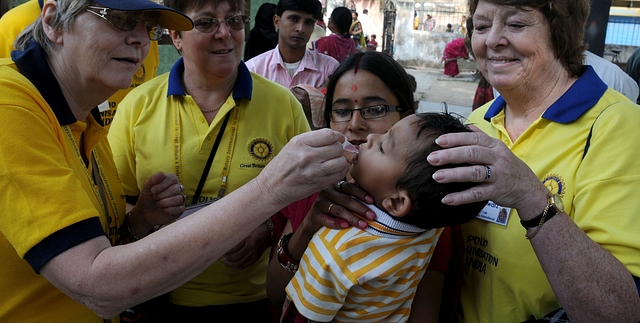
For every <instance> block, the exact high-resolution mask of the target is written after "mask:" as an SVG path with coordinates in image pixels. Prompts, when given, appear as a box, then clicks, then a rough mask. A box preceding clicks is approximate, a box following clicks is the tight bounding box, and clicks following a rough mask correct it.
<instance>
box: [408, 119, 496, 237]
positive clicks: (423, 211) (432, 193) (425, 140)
mask: <svg viewBox="0 0 640 323" xmlns="http://www.w3.org/2000/svg"><path fill="white" fill-rule="evenodd" d="M416 116H418V117H419V118H420V120H418V121H417V123H418V127H419V130H418V133H417V135H416V140H415V142H413V143H412V144H414V145H419V146H420V147H419V149H416V150H414V151H413V152H412V153H411V154H410V155H409V156H407V165H406V169H405V171H404V172H403V173H402V174H400V176H399V178H398V181H397V183H396V187H397V188H398V189H402V190H406V191H407V192H408V193H409V197H410V198H411V211H409V214H407V215H406V216H404V217H396V219H397V220H398V221H401V222H404V223H409V224H413V225H416V226H418V227H420V228H423V229H431V228H440V227H446V226H451V225H456V224H461V223H464V222H467V221H469V220H471V219H473V218H474V217H475V216H476V215H478V213H479V212H480V210H482V208H483V207H484V206H485V205H486V204H487V201H483V202H475V203H470V204H463V205H457V206H450V205H446V204H443V203H442V202H441V201H442V198H443V197H444V196H445V195H447V194H449V193H454V192H460V191H464V190H466V189H469V188H471V187H473V186H476V185H478V184H480V183H475V182H465V183H447V184H440V183H437V182H436V181H435V180H433V178H432V175H433V173H435V172H436V171H437V170H439V169H444V168H455V167H460V166H467V165H466V164H464V165H460V164H458V165H443V166H433V165H431V164H429V162H428V161H427V156H429V154H430V153H432V152H434V151H436V150H440V149H442V148H441V147H440V146H438V145H437V144H436V143H435V140H436V138H438V137H439V136H440V135H443V134H446V133H454V132H471V130H470V129H469V128H467V127H466V126H465V125H464V124H463V123H462V122H461V121H460V119H459V118H458V117H456V116H454V115H451V114H449V113H441V112H429V113H416ZM407 144H409V143H407Z"/></svg>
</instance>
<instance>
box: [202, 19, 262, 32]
mask: <svg viewBox="0 0 640 323" xmlns="http://www.w3.org/2000/svg"><path fill="white" fill-rule="evenodd" d="M249 21H251V17H249V16H245V15H235V16H231V17H229V18H227V19H225V20H224V22H225V23H226V24H227V27H229V28H230V29H233V30H242V29H244V28H245V26H246V25H247V24H248V23H249ZM220 23H222V22H221V21H220V20H218V19H216V18H200V19H196V20H194V21H193V25H194V26H195V28H196V29H197V30H198V31H200V32H201V33H213V32H216V30H218V27H220Z"/></svg>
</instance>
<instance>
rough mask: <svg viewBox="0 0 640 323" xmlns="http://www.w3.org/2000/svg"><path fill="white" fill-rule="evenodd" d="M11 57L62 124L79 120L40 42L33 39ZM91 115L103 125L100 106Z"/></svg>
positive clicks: (12, 52) (13, 52) (12, 53)
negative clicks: (72, 110)
mask: <svg viewBox="0 0 640 323" xmlns="http://www.w3.org/2000/svg"><path fill="white" fill-rule="evenodd" d="M11 59H13V61H14V62H15V63H16V66H17V67H18V70H19V71H20V73H22V75H24V76H25V77H26V78H27V79H28V80H29V81H31V83H33V85H34V86H35V87H36V88H37V89H38V91H39V92H40V94H41V95H42V98H44V100H45V101H47V103H48V104H49V106H50V107H51V110H52V111H53V113H54V114H55V115H56V118H58V123H59V124H60V125H61V126H64V125H69V124H73V123H75V122H76V121H77V119H76V117H75V116H74V115H73V112H71V108H70V107H69V103H67V100H66V99H65V97H64V95H63V94H62V90H61V89H60V85H59V84H58V80H57V79H56V77H55V76H54V75H53V72H52V71H51V67H49V64H48V63H47V55H46V53H45V52H44V49H43V48H42V47H41V46H40V44H38V43H37V42H35V41H33V40H32V41H31V42H30V43H29V47H27V49H26V50H24V51H21V50H14V51H11ZM91 115H92V116H93V118H94V119H95V120H96V122H98V124H100V125H103V124H102V117H101V116H100V111H99V110H98V107H95V108H93V109H92V110H91Z"/></svg>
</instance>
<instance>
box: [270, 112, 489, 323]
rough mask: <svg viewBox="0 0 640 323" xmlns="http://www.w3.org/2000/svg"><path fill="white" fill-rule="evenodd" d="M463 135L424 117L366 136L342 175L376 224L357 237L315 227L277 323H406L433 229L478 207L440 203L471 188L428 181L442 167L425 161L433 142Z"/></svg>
mask: <svg viewBox="0 0 640 323" xmlns="http://www.w3.org/2000/svg"><path fill="white" fill-rule="evenodd" d="M386 108H387V107H383V106H381V109H386ZM332 113H334V114H335V115H332V118H333V117H336V118H340V117H341V115H342V113H346V114H350V113H351V111H341V110H333V112H332ZM467 131H470V130H469V129H468V128H466V127H465V126H464V125H463V124H462V122H460V120H458V119H457V118H455V117H453V116H451V115H449V114H445V113H425V114H415V115H410V116H407V117H405V118H404V119H402V120H400V121H398V122H397V123H396V124H395V125H394V126H393V127H391V129H389V131H388V132H387V133H385V134H383V135H379V134H370V135H369V137H368V140H367V142H366V143H364V144H362V145H360V149H359V152H358V153H357V155H356V156H355V157H354V158H353V165H352V166H351V170H350V174H351V175H352V177H353V178H354V179H355V181H356V183H358V185H359V186H361V187H362V188H363V189H364V190H366V191H367V192H369V193H370V194H371V196H372V197H373V199H374V204H373V205H367V206H368V207H369V208H371V209H372V210H374V211H375V212H376V220H374V221H370V222H369V226H368V228H367V229H365V230H360V229H357V228H354V227H351V228H348V229H343V230H334V229H328V228H323V229H321V230H319V231H318V232H317V233H316V234H315V235H314V237H313V239H312V240H311V243H310V244H309V247H308V248H307V250H306V251H305V253H304V255H303V257H302V260H301V262H300V266H299V267H298V268H299V269H298V271H297V272H296V274H295V276H294V278H293V279H292V280H291V282H290V283H289V285H288V286H287V287H286V293H287V300H286V301H285V305H284V308H283V310H284V312H283V316H282V322H310V321H320V322H328V321H332V322H381V321H384V322H405V321H407V319H408V318H409V313H410V309H411V303H412V300H413V297H414V295H415V291H416V287H417V285H418V283H419V281H420V279H421V278H422V276H423V274H424V272H425V270H426V268H427V266H428V264H429V261H430V259H431V255H432V253H433V250H434V247H435V244H436V242H437V240H438V238H439V235H440V232H441V231H442V229H440V228H442V227H444V226H451V225H455V224H460V223H463V222H467V221H469V220H471V219H472V218H473V217H475V216H476V215H477V214H478V212H479V211H480V210H481V209H482V207H483V206H484V205H485V204H486V203H485V202H479V203H473V204H466V205H459V206H448V205H445V204H443V203H442V202H441V200H442V198H443V197H444V196H445V195H446V194H448V193H450V192H458V191H461V190H465V189H467V188H470V187H472V186H475V185H477V184H478V183H450V184H438V183H436V182H435V181H434V180H433V179H432V177H431V176H432V175H433V173H434V172H435V171H437V170H438V169H441V168H443V167H434V166H432V165H431V164H429V163H428V162H427V156H428V155H429V154H430V153H431V152H433V151H435V150H438V149H440V147H439V146H438V145H437V144H436V143H435V139H436V138H437V137H438V136H440V135H442V134H445V133H451V132H467ZM458 166H459V165H447V166H446V167H458ZM436 319H437V318H436Z"/></svg>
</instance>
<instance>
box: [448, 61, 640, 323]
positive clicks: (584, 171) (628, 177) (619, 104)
mask: <svg viewBox="0 0 640 323" xmlns="http://www.w3.org/2000/svg"><path fill="white" fill-rule="evenodd" d="M504 105H505V102H504V100H503V99H502V97H498V98H497V99H496V100H494V101H492V102H491V103H489V104H486V105H485V106H483V107H481V108H479V109H478V110H476V111H474V112H473V113H472V114H471V115H470V117H469V123H472V124H474V125H476V126H478V127H479V128H480V129H481V130H482V131H484V132H485V133H487V134H488V135H490V136H492V137H494V138H497V139H499V140H501V141H502V142H504V143H505V145H507V147H509V149H511V151H512V152H513V153H514V154H515V155H516V156H518V157H519V158H520V159H522V160H523V161H524V162H525V163H527V165H528V166H529V167H530V168H531V169H532V170H533V171H534V172H535V173H536V174H537V176H538V178H539V179H540V181H541V182H542V183H544V185H545V186H547V187H548V188H549V190H550V191H551V192H553V193H556V194H558V195H560V196H561V197H562V200H563V202H564V209H565V211H566V212H567V214H568V215H569V216H570V217H571V218H572V219H573V221H575V223H576V224H577V225H578V226H579V227H580V228H582V230H584V232H585V233H586V234H587V235H588V236H589V237H590V238H591V239H593V240H594V241H595V242H596V243H598V244H599V245H601V246H602V247H603V248H604V249H606V250H607V251H609V252H610V253H611V254H613V256H615V257H616V258H617V259H618V260H620V262H622V264H624V265H625V266H626V267H627V269H629V271H630V272H631V274H632V275H634V276H636V277H638V276H640V257H639V256H638V255H640V239H638V232H640V221H638V219H637V215H638V214H640V199H638V197H637V192H638V188H639V187H640V158H638V157H637V156H636V154H634V153H633V152H634V151H636V150H637V143H638V142H640V128H639V127H638V125H637V120H640V107H639V106H638V105H636V104H634V103H631V102H630V101H629V100H628V99H627V98H626V97H624V96H623V95H622V94H620V93H618V92H616V91H614V90H612V89H608V88H607V86H606V85H605V84H604V83H603V82H602V81H601V80H600V78H599V77H598V76H597V75H596V74H595V72H594V71H593V69H592V68H591V67H590V66H588V67H585V70H584V72H583V74H582V76H581V77H580V78H579V79H578V80H577V81H576V83H575V84H574V85H573V86H572V87H571V88H570V89H569V90H568V91H567V92H566V93H565V94H564V95H563V96H562V97H561V98H560V99H558V101H556V102H555V103H554V104H553V105H552V106H551V107H549V108H548V109H547V111H546V112H545V113H544V114H543V115H542V116H541V117H540V118H539V119H538V120H536V121H535V122H533V123H532V124H531V125H530V126H529V128H528V129H527V130H526V131H525V132H523V133H522V135H521V136H520V137H519V138H518V139H517V140H516V141H515V142H512V141H511V140H510V139H509V135H508V134H507V132H506V130H505V127H504V117H505V115H504V110H503V109H504ZM592 126H593V133H592V136H591V139H590V143H589V145H588V147H589V148H588V151H587V153H586V154H585V147H586V146H587V138H588V137H589V133H590V131H591V128H592ZM583 155H584V157H583ZM519 220H520V219H519V217H518V215H517V212H516V211H515V210H513V209H512V210H511V214H510V216H509V218H508V222H507V225H506V226H502V225H498V224H494V223H489V222H486V221H483V220H481V219H478V218H476V219H474V220H472V221H471V222H469V223H466V224H463V225H462V233H463V240H464V242H465V261H464V263H465V269H464V270H465V272H464V282H463V289H462V299H461V304H462V313H461V316H460V317H459V318H460V321H461V322H465V323H476V322H477V323H480V322H522V321H525V320H527V319H529V317H530V315H534V316H535V317H536V318H540V317H542V316H543V315H545V314H547V313H549V312H551V311H553V310H556V309H558V308H560V306H561V305H560V304H559V302H558V300H557V298H556V296H555V295H554V293H553V290H552V289H551V286H550V284H549V282H548V280H547V278H546V275H545V274H544V272H543V270H542V268H541V266H540V263H539V262H538V259H537V257H536V255H535V253H534V252H533V248H532V247H531V244H530V242H529V241H528V240H526V239H525V237H524V235H525V229H524V228H523V227H522V226H521V225H520V221H519ZM594 274H596V275H597V273H594ZM585 279H586V278H585Z"/></svg>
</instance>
